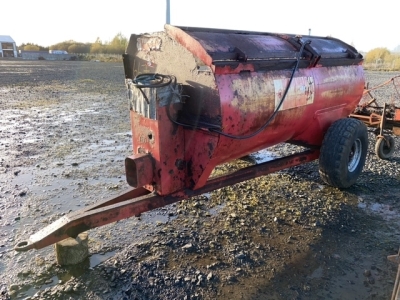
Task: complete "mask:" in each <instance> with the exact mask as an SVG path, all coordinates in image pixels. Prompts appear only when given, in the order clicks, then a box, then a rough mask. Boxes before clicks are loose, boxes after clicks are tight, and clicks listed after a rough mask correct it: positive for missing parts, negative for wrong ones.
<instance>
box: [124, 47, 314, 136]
mask: <svg viewBox="0 0 400 300" xmlns="http://www.w3.org/2000/svg"><path fill="white" fill-rule="evenodd" d="M310 43H311V41H310V40H306V41H305V42H304V43H303V44H302V45H301V47H300V50H299V52H297V57H296V65H295V67H294V68H293V70H292V74H291V75H290V79H289V82H288V85H287V86H286V88H285V92H284V93H283V95H282V98H281V100H280V101H279V104H278V106H277V107H276V109H275V111H274V112H273V113H272V115H271V116H270V117H269V118H268V120H267V122H265V123H264V125H262V126H261V127H260V128H259V129H257V130H256V131H255V132H253V133H252V134H249V135H243V136H236V135H231V134H228V133H224V132H222V131H220V130H217V129H214V128H208V131H209V132H214V133H217V134H220V135H222V136H225V137H228V138H231V139H236V140H244V139H249V138H252V137H254V136H256V135H257V134H259V133H260V132H261V131H263V130H264V129H265V128H266V127H267V126H268V125H269V124H270V123H271V122H272V121H273V120H274V118H275V116H276V114H277V113H278V111H279V109H280V108H281V106H282V104H283V102H284V100H285V98H286V95H287V93H288V91H289V88H290V86H291V84H292V80H293V77H294V74H295V73H296V70H297V68H298V67H299V63H300V57H301V55H302V54H303V51H304V47H305V46H306V45H307V44H310ZM172 82H173V83H174V85H176V77H175V76H172V75H162V74H157V73H143V74H140V75H138V76H136V77H135V78H134V79H133V80H132V83H133V86H135V87H136V88H138V89H139V90H140V91H141V92H142V94H143V96H144V98H145V100H146V102H147V103H148V104H149V103H150V102H149V100H148V99H147V97H146V94H145V93H144V92H143V90H142V89H144V88H158V87H164V86H167V85H170V84H171V83H172ZM171 102H172V97H170V99H169V101H168V105H167V116H168V119H169V120H170V121H171V122H172V123H174V124H176V125H180V126H184V127H187V128H193V129H201V128H198V127H196V126H195V125H191V124H184V123H181V122H178V121H175V120H174V119H173V118H172V116H171V113H170V111H169V107H170V105H171ZM202 130H203V129H202Z"/></svg>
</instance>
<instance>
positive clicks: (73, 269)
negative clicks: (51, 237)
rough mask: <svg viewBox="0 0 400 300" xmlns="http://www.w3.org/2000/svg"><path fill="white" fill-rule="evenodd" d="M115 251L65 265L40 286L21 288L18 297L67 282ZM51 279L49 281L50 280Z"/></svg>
mask: <svg viewBox="0 0 400 300" xmlns="http://www.w3.org/2000/svg"><path fill="white" fill-rule="evenodd" d="M115 253H116V251H110V252H106V253H101V254H99V253H97V254H93V255H91V256H90V257H89V258H87V259H86V260H85V261H83V262H81V263H80V264H77V265H73V266H66V267H65V269H66V272H64V273H60V274H57V275H55V276H53V277H52V278H51V279H50V280H49V281H48V282H49V283H45V284H43V285H42V286H40V287H31V288H29V289H28V290H26V291H25V290H21V293H20V294H19V297H21V296H23V297H32V296H33V295H35V294H36V293H37V292H39V291H43V290H45V289H47V288H51V287H54V286H56V285H58V284H59V283H60V281H61V282H67V281H68V280H70V279H71V278H72V277H79V276H81V275H83V274H84V273H85V272H86V271H87V270H89V269H90V268H94V267H96V266H98V265H99V264H101V263H103V262H105V261H106V260H107V259H109V258H111V257H113V256H114V255H115ZM50 281H51V282H50Z"/></svg>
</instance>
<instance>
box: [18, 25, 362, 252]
mask: <svg viewBox="0 0 400 300" xmlns="http://www.w3.org/2000/svg"><path fill="white" fill-rule="evenodd" d="M123 60H124V69H125V78H126V79H125V80H126V86H127V90H128V98H129V109H130V118H131V128H132V142H133V153H132V155H131V156H130V157H128V158H126V160H125V168H126V178H127V182H128V184H129V185H130V186H132V187H133V188H132V189H129V190H128V191H126V192H125V193H123V194H121V195H120V196H118V197H116V198H113V199H110V200H107V201H103V202H101V203H99V204H95V205H93V206H91V207H88V208H85V209H83V210H80V211H77V212H73V213H71V214H69V215H67V216H64V217H63V218H61V219H59V220H58V221H56V222H55V223H53V224H50V225H49V226H48V227H46V228H45V229H43V230H42V231H40V232H38V233H36V234H34V235H32V236H31V237H30V239H29V240H28V241H25V242H21V243H19V244H18V245H17V246H16V248H15V249H16V250H18V251H24V250H28V249H31V248H37V249H38V248H42V247H45V246H47V245H50V244H52V243H55V242H57V241H60V240H62V239H64V238H66V237H75V236H76V235H77V234H78V233H80V232H82V231H85V230H87V229H90V228H94V227H98V226H101V225H104V224H107V223H110V222H114V221H117V220H120V219H123V218H127V217H130V216H135V215H139V214H140V213H142V212H145V211H148V210H151V209H154V208H156V207H160V206H164V205H168V204H170V203H173V202H176V201H180V200H183V199H187V198H190V197H192V196H194V195H200V194H202V193H205V192H208V191H212V190H215V189H218V188H221V187H224V186H228V185H231V184H235V183H237V182H240V181H243V180H248V179H252V178H255V177H257V176H261V175H265V174H268V173H271V172H275V171H278V170H281V169H284V168H288V167H291V166H295V165H299V164H303V163H306V162H309V161H312V160H315V159H319V172H320V174H321V177H322V179H323V180H324V181H325V182H326V183H328V184H330V185H333V186H335V187H338V188H347V187H349V186H351V185H352V184H354V183H355V181H356V180H357V177H358V175H359V174H360V173H361V171H362V168H363V165H364V162H365V158H366V153H367V147H368V136H367V128H366V126H365V125H364V124H363V123H362V122H361V121H359V120H357V119H354V118H349V117H348V116H349V115H350V114H351V113H352V112H353V111H354V110H355V108H356V107H357V105H358V104H359V101H360V99H361V97H362V95H363V91H364V85H365V82H364V72H363V68H362V61H363V58H362V55H361V54H360V53H358V52H357V50H356V49H354V48H353V47H352V46H350V45H348V44H346V43H344V42H342V41H340V40H338V39H334V38H331V37H316V36H296V35H289V34H274V33H264V32H248V31H235V30H219V29H206V28H187V27H175V26H170V25H165V30H164V31H163V32H156V33H153V34H144V35H132V36H131V38H130V41H129V45H128V48H127V51H126V54H124V57H123ZM284 142H286V143H292V144H296V145H300V146H304V147H306V148H308V149H307V150H305V151H303V152H299V153H295V154H292V155H290V156H286V157H281V158H278V159H275V160H272V161H268V162H265V163H261V164H256V165H252V166H249V167H246V168H244V169H240V170H238V171H235V172H234V173H230V174H224V175H221V176H220V177H212V178H210V174H211V172H212V171H213V170H214V168H215V167H216V166H217V165H220V164H223V163H226V162H229V161H232V160H234V159H237V158H241V157H243V156H246V155H248V154H251V153H253V152H256V151H259V150H261V149H265V148H268V147H270V146H273V145H277V144H279V143H284Z"/></svg>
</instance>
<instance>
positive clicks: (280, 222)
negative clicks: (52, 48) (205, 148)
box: [0, 60, 400, 299]
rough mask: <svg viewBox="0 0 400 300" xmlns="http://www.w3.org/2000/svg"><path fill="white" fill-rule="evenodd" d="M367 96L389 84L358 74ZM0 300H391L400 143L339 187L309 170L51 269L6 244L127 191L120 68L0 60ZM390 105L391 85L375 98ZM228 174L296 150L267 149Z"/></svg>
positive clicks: (129, 232) (200, 202) (223, 192)
mask: <svg viewBox="0 0 400 300" xmlns="http://www.w3.org/2000/svg"><path fill="white" fill-rule="evenodd" d="M366 75H367V80H368V81H369V82H370V86H375V85H377V84H379V83H382V82H383V81H385V80H387V79H389V78H391V77H393V76H395V75H397V74H395V73H380V72H367V73H366ZM0 78H1V79H0V109H1V111H2V118H1V120H0V224H1V225H2V230H1V232H0V299H9V298H13V299H388V298H389V297H390V295H391V293H392V289H393V285H394V280H395V276H396V270H397V266H395V265H393V264H392V263H390V262H388V260H387V256H388V255H393V254H396V253H397V252H398V249H399V233H398V232H399V231H398V230H399V224H400V217H399V213H398V212H399V209H400V204H399V202H398V194H399V193H398V191H399V180H400V171H399V164H400V158H399V145H400V141H399V139H398V138H397V137H395V141H396V151H395V154H394V156H393V157H392V158H391V159H389V160H379V159H378V158H377V157H376V155H375V154H374V144H375V137H374V135H373V134H372V133H370V146H369V150H368V157H367V162H366V165H365V168H364V172H363V173H362V175H361V176H360V178H359V180H358V182H357V183H356V184H355V185H354V186H353V187H351V188H350V189H347V190H343V191H341V190H338V189H335V188H331V187H329V186H327V185H325V184H324V183H323V182H322V181H321V179H320V178H319V174H318V163H317V162H312V163H308V164H305V165H302V166H298V167H294V168H290V169H288V170H284V171H281V172H277V173H274V174H271V175H268V176H263V177H260V178H257V179H253V180H249V181H247V182H244V183H240V184H236V185H233V186H230V187H227V188H223V189H220V190H217V191H214V192H212V193H208V194H205V195H202V196H199V197H195V198H192V199H190V200H187V201H183V202H180V203H178V204H175V205H171V206H169V207H165V208H162V209H158V210H155V211H152V212H148V213H145V214H143V215H142V216H141V217H140V218H137V217H134V218H130V219H127V220H122V221H119V222H116V223H114V224H110V225H107V226H103V227H100V228H96V229H93V230H90V231H89V249H90V253H91V256H90V258H89V259H87V260H86V261H85V262H84V263H82V264H80V265H78V266H74V267H62V266H59V265H57V264H56V260H55V255H54V250H53V248H52V247H47V248H45V249H41V250H31V251H28V252H26V253H18V252H15V251H14V250H13V247H14V246H15V244H16V243H17V242H19V241H21V240H25V239H27V238H28V237H29V235H31V234H32V233H34V232H37V231H38V230H40V229H41V228H43V227H44V226H46V225H47V224H48V223H50V222H52V221H55V220H56V219H58V218H59V217H61V216H62V215H64V214H65V213H68V212H69V211H75V210H78V209H80V208H82V207H84V206H86V205H90V204H92V203H95V202H97V201H99V200H102V199H106V198H108V197H112V196H115V195H117V194H119V193H120V192H122V191H123V190H124V189H126V188H127V184H126V183H125V177H124V165H123V164H124V158H125V157H126V156H127V155H129V154H130V152H131V134H130V131H129V130H130V128H129V114H128V113H129V112H128V104H127V100H126V94H125V86H124V73H123V67H122V64H117V63H95V62H49V61H38V62H32V61H18V60H15V61H7V60H0ZM374 95H376V98H377V99H378V101H381V102H380V103H383V102H388V103H390V102H392V101H399V99H398V97H397V93H396V90H395V89H394V87H393V86H392V85H388V86H387V88H385V89H381V90H378V91H376V92H374ZM267 150H268V151H262V152H259V153H255V154H254V155H251V156H249V157H247V159H246V160H238V161H234V162H231V163H229V164H225V165H223V166H219V167H218V168H217V170H216V172H223V171H230V170H233V169H235V168H238V167H243V166H247V165H249V164H252V163H254V162H255V161H262V160H265V159H268V158H270V157H274V156H281V155H285V154H290V153H293V152H297V151H299V148H298V147H296V146H292V145H286V144H284V145H277V146H274V147H271V148H269V149H267Z"/></svg>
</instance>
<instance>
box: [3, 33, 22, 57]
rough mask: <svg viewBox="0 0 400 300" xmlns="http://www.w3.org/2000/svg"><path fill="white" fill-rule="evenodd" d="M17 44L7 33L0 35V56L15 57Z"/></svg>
mask: <svg viewBox="0 0 400 300" xmlns="http://www.w3.org/2000/svg"><path fill="white" fill-rule="evenodd" d="M17 56H18V53H17V45H16V44H15V42H14V40H13V39H12V38H11V36H9V35H0V57H17Z"/></svg>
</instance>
